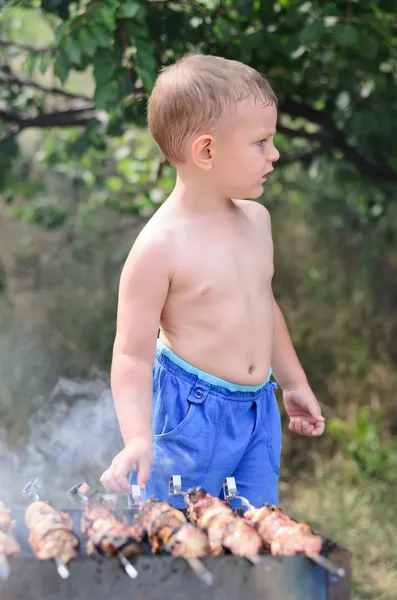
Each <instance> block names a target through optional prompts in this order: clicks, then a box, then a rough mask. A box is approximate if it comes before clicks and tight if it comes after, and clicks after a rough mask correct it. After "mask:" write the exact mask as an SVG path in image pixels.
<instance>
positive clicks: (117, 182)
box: [106, 175, 123, 192]
mask: <svg viewBox="0 0 397 600" xmlns="http://www.w3.org/2000/svg"><path fill="white" fill-rule="evenodd" d="M106 185H107V188H108V189H109V190H110V191H111V192H119V191H120V190H121V188H122V187H123V180H122V179H120V177H117V176H116V175H113V176H112V177H108V178H107V180H106Z"/></svg>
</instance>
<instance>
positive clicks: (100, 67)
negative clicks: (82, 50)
mask: <svg viewBox="0 0 397 600" xmlns="http://www.w3.org/2000/svg"><path fill="white" fill-rule="evenodd" d="M93 64H94V78H95V82H96V84H97V86H99V85H104V84H106V83H107V82H108V81H110V79H111V78H112V75H113V73H114V69H115V66H116V63H115V59H114V53H113V52H112V50H104V49H101V50H98V52H97V53H96V54H95V56H94V61H93Z"/></svg>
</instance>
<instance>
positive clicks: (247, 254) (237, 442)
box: [101, 55, 324, 506]
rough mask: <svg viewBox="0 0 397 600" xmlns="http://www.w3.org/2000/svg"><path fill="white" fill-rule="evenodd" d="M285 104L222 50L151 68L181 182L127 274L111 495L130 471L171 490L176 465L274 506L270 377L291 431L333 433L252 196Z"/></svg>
mask: <svg viewBox="0 0 397 600" xmlns="http://www.w3.org/2000/svg"><path fill="white" fill-rule="evenodd" d="M276 105H277V100H276V97H275V95H274V92H273V90H272V89H271V87H270V85H269V83H268V82H267V80H266V79H265V78H264V77H263V76H262V75H260V74H259V73H257V72H256V71H255V70H254V69H252V68H250V67H248V66H246V65H243V64H241V63H239V62H235V61H230V60H226V59H224V58H220V57H213V56H203V55H193V56H192V55H190V56H186V57H184V58H183V59H181V60H180V61H178V62H177V63H176V64H174V65H172V66H170V67H168V68H166V69H164V70H163V71H162V73H161V74H160V75H159V77H158V80H157V82H156V85H155V87H154V89H153V92H152V95H151V98H150V100H149V104H148V123H149V129H150V131H151V133H152V135H153V137H154V138H155V140H156V141H157V143H158V144H159V146H160V148H161V149H162V151H163V153H164V154H165V156H166V157H167V158H168V159H169V160H170V162H171V163H172V164H173V165H174V166H175V168H176V172H177V178H176V185H175V188H174V190H173V192H172V193H171V195H170V197H169V198H168V199H167V201H166V202H165V203H164V204H163V205H162V206H161V208H160V209H159V210H158V211H157V212H156V214H155V215H154V216H153V218H152V219H151V220H150V221H149V223H148V224H147V225H146V226H145V228H144V229H143V230H142V232H141V233H140V235H139V236H138V239H137V240H136V242H135V244H134V246H133V248H132V250H131V253H130V255H129V257H128V259H127V261H126V264H125V266H124V269H123V272H122V275H121V279H120V290H119V305H118V318H117V321H118V322H117V333H116V339H115V344H114V354H113V363H112V373H111V382H112V391H113V395H114V399H115V406H116V412H117V417H118V420H119V424H120V428H121V432H122V435H123V440H124V443H125V448H124V449H123V450H122V451H121V452H120V453H119V454H118V455H117V456H116V457H115V458H114V459H113V461H112V464H111V466H110V467H109V469H107V470H106V471H105V472H104V473H103V475H102V477H101V482H102V484H103V485H104V486H105V487H106V488H107V489H108V490H109V491H113V492H127V493H128V492H129V490H130V487H129V485H128V476H129V474H130V473H131V472H135V473H136V475H137V481H138V484H139V485H140V486H141V489H142V490H143V489H145V488H146V491H147V493H148V494H149V495H154V496H157V497H159V498H163V499H168V480H169V477H170V475H171V474H172V473H179V474H180V475H181V476H182V480H183V483H184V487H185V489H187V488H188V487H191V486H195V485H201V486H203V487H204V488H205V489H206V490H207V491H208V492H209V493H211V494H213V495H216V496H218V495H219V494H220V493H221V489H222V483H223V480H224V478H225V477H228V476H234V477H235V478H236V483H237V487H238V490H239V491H240V493H241V494H242V495H243V496H246V497H247V498H248V499H249V501H250V502H251V503H252V504H253V505H255V506H260V505H262V504H263V503H264V502H269V503H273V504H277V502H278V478H279V470H280V453H281V422H280V413H279V408H278V405H277V402H276V399H275V395H274V387H275V384H274V383H272V382H271V381H270V374H271V372H272V371H273V373H274V377H275V379H276V380H277V382H278V383H279V385H280V386H281V388H282V390H283V399H284V403H285V407H286V410H287V413H288V415H289V417H290V425H289V428H290V430H291V431H296V432H297V433H300V434H302V435H313V436H317V435H321V434H322V433H323V431H324V418H323V417H322V415H321V410H320V407H319V404H318V402H317V400H316V398H315V396H314V394H313V392H312V390H311V388H310V386H309V384H308V382H307V379H306V376H305V373H304V371H303V369H302V367H301V365H300V363H299V361H298V358H297V356H296V354H295V351H294V349H293V346H292V343H291V340H290V337H289V334H288V330H287V327H286V324H285V321H284V318H283V316H282V314H281V311H280V309H279V307H278V305H277V304H276V302H275V300H274V297H273V292H272V277H273V243H272V234H271V224H270V216H269V213H268V211H267V210H266V209H265V208H264V207H263V206H262V205H261V204H259V203H257V202H252V200H253V199H256V198H259V196H261V195H262V192H263V185H264V183H265V181H266V177H267V175H268V174H269V173H271V171H273V168H274V163H275V162H276V161H277V160H278V158H279V153H278V151H277V149H276V148H275V146H274V142H273V139H274V135H275V132H276V122H277V108H276ZM235 198H239V199H238V200H236V199H235ZM159 327H160V337H159V340H157V334H158V329H159ZM176 505H178V503H176Z"/></svg>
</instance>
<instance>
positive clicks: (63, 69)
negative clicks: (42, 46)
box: [54, 54, 70, 85]
mask: <svg viewBox="0 0 397 600" xmlns="http://www.w3.org/2000/svg"><path fill="white" fill-rule="evenodd" d="M69 70H70V64H69V61H68V60H67V58H66V57H65V56H64V55H62V54H60V55H59V56H58V58H57V59H56V61H55V63H54V73H55V75H56V76H57V77H58V79H59V81H60V82H61V84H62V85H65V83H66V81H67V78H68V76H69Z"/></svg>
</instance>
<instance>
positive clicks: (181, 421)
mask: <svg viewBox="0 0 397 600" xmlns="http://www.w3.org/2000/svg"><path fill="white" fill-rule="evenodd" d="M191 388H192V384H189V383H188V382H187V381H181V380H180V379H178V378H177V377H176V376H175V375H173V374H172V373H169V372H164V371H163V372H162V373H161V377H159V380H158V384H157V385H154V387H153V391H154V393H153V436H154V439H155V440H160V439H161V440H164V439H170V438H173V437H174V436H176V435H177V434H178V433H181V432H182V431H183V430H184V428H185V427H186V426H187V425H188V424H189V423H190V421H191V420H192V419H193V417H194V415H195V412H196V409H197V404H195V403H194V402H191V401H190V399H189V394H190V390H191Z"/></svg>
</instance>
